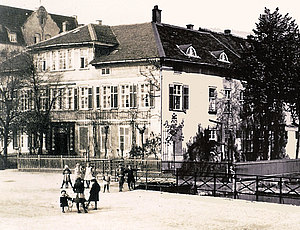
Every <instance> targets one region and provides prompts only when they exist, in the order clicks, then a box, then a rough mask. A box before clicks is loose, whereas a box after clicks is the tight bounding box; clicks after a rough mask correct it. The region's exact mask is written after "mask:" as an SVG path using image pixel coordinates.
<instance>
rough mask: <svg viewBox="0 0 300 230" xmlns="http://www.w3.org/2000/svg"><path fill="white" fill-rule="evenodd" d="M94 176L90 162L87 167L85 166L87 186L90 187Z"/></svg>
mask: <svg viewBox="0 0 300 230" xmlns="http://www.w3.org/2000/svg"><path fill="white" fill-rule="evenodd" d="M92 178H93V173H92V166H91V165H90V163H87V165H86V168H85V174H84V181H85V182H86V187H87V188H89V187H90V183H91V180H92Z"/></svg>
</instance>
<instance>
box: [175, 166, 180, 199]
mask: <svg viewBox="0 0 300 230" xmlns="http://www.w3.org/2000/svg"><path fill="white" fill-rule="evenodd" d="M175 170H176V171H175V175H176V193H178V189H179V188H178V187H179V181H178V170H177V169H175Z"/></svg>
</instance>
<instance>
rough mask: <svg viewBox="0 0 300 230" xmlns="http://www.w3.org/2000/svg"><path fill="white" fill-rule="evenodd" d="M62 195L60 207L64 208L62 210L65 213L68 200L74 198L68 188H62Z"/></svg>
mask: <svg viewBox="0 0 300 230" xmlns="http://www.w3.org/2000/svg"><path fill="white" fill-rule="evenodd" d="M60 193H61V196H60V199H59V201H60V207H61V209H62V212H63V213H65V207H67V206H68V200H72V198H71V197H69V195H68V194H67V192H66V190H61V192H60Z"/></svg>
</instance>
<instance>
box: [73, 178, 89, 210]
mask: <svg viewBox="0 0 300 230" xmlns="http://www.w3.org/2000/svg"><path fill="white" fill-rule="evenodd" d="M73 191H74V193H76V198H75V201H76V207H77V212H78V213H81V211H80V210H79V204H82V207H83V210H84V212H85V213H87V209H86V207H85V204H84V201H85V198H84V184H83V182H82V181H81V179H80V177H78V178H77V179H76V181H75V184H74V186H73Z"/></svg>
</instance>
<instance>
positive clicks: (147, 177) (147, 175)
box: [145, 167, 148, 190]
mask: <svg viewBox="0 0 300 230" xmlns="http://www.w3.org/2000/svg"><path fill="white" fill-rule="evenodd" d="M145 188H146V190H148V168H147V167H146V186H145Z"/></svg>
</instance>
